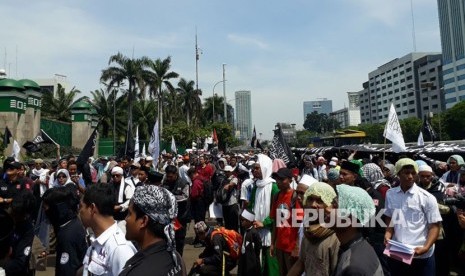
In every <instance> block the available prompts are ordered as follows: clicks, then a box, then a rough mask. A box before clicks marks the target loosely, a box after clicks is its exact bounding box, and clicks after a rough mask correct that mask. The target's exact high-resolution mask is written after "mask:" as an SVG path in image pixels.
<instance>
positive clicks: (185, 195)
mask: <svg viewBox="0 0 465 276" xmlns="http://www.w3.org/2000/svg"><path fill="white" fill-rule="evenodd" d="M162 187H163V188H165V189H167V190H168V191H170V192H171V193H172V194H173V195H174V197H175V198H176V202H177V203H178V214H177V217H176V218H177V220H178V221H179V223H181V225H182V227H181V228H180V229H178V230H177V231H176V250H177V251H178V252H179V254H181V256H182V253H183V251H184V240H185V238H186V233H187V232H186V230H187V223H188V222H189V221H190V220H191V218H190V201H189V183H187V181H184V180H183V179H181V177H179V173H178V168H177V167H176V166H174V165H168V166H167V167H166V169H165V179H164V181H163V182H162Z"/></svg>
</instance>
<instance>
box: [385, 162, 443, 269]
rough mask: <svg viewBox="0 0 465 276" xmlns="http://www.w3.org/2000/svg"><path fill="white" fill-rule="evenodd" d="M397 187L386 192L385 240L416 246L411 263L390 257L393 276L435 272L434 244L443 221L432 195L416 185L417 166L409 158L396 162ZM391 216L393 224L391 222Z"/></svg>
mask: <svg viewBox="0 0 465 276" xmlns="http://www.w3.org/2000/svg"><path fill="white" fill-rule="evenodd" d="M395 169H396V172H397V175H398V176H399V179H400V186H399V187H395V188H392V189H390V190H388V192H387V194H386V210H385V213H384V214H385V215H386V224H387V225H388V227H387V228H386V233H385V236H384V239H385V241H386V243H387V242H388V241H389V240H390V239H393V240H395V241H397V242H401V243H403V244H405V245H410V246H413V247H415V255H414V258H413V261H412V264H411V265H407V264H405V263H402V262H400V261H397V260H395V259H392V258H389V267H390V270H391V273H392V274H393V275H434V274H435V260H434V256H433V253H434V243H435V241H436V239H437V238H438V235H439V228H440V227H439V225H440V222H441V221H442V218H441V215H440V214H439V208H438V204H437V202H436V199H435V198H434V196H433V195H431V194H430V193H428V192H427V191H425V190H423V189H421V188H419V187H418V186H417V184H415V179H416V176H417V174H418V165H417V163H415V161H413V160H412V159H410V158H402V159H399V161H397V163H396V165H395ZM391 219H392V224H391Z"/></svg>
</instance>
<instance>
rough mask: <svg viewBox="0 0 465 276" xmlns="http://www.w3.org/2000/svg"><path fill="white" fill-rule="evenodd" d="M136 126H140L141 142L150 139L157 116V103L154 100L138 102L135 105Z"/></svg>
mask: <svg viewBox="0 0 465 276" xmlns="http://www.w3.org/2000/svg"><path fill="white" fill-rule="evenodd" d="M134 116H135V118H136V119H135V124H136V125H138V126H139V138H140V140H148V139H150V134H151V133H152V129H153V125H154V120H155V118H156V116H157V103H156V102H155V101H154V100H142V101H138V102H137V103H136V104H135V105H134Z"/></svg>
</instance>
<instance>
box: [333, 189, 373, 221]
mask: <svg viewBox="0 0 465 276" xmlns="http://www.w3.org/2000/svg"><path fill="white" fill-rule="evenodd" d="M336 189H337V193H338V204H339V207H338V210H339V211H342V212H345V214H347V215H348V214H350V215H352V216H353V217H355V218H357V219H358V221H359V222H360V224H361V225H366V224H367V223H368V222H369V220H370V218H371V217H372V216H373V215H375V212H376V211H375V204H374V203H373V199H372V198H371V197H370V195H369V194H368V193H367V192H366V191H365V190H364V189H362V188H359V187H355V186H349V185H346V184H341V185H337V186H336Z"/></svg>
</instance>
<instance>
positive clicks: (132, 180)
mask: <svg viewBox="0 0 465 276" xmlns="http://www.w3.org/2000/svg"><path fill="white" fill-rule="evenodd" d="M129 168H130V170H131V175H130V176H129V177H126V178H125V179H124V182H128V183H129V184H131V185H132V186H134V187H136V186H137V184H138V183H139V178H137V177H138V175H139V169H140V165H139V163H133V164H131V166H130V167H129Z"/></svg>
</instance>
